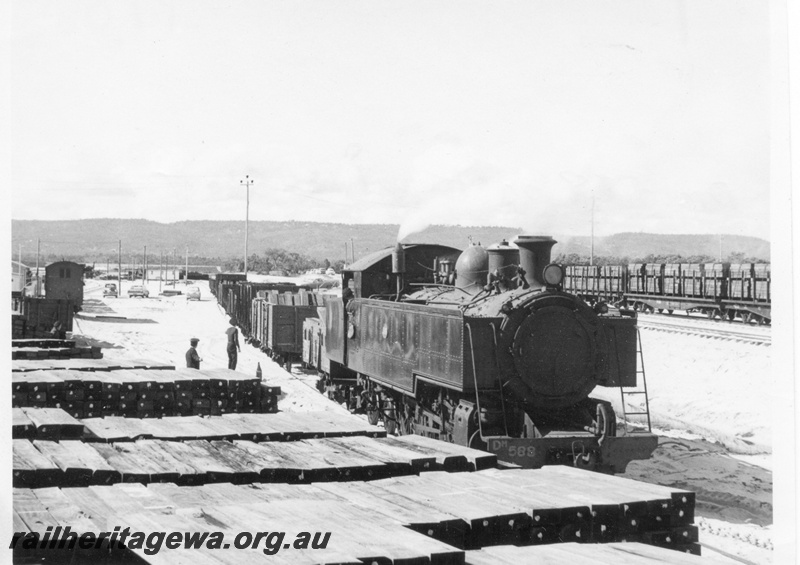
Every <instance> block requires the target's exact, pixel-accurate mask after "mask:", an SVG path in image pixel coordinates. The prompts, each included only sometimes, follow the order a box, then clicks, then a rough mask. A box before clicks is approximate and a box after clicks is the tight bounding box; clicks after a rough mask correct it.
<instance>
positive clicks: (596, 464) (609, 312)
mask: <svg viewBox="0 0 800 565" xmlns="http://www.w3.org/2000/svg"><path fill="white" fill-rule="evenodd" d="M555 243H556V242H555V240H553V239H552V238H551V237H549V236H529V235H521V236H518V237H517V239H516V241H515V244H516V245H515V246H512V245H509V244H508V243H506V242H503V243H502V244H498V245H494V246H491V247H489V248H488V249H487V248H484V247H482V246H480V245H471V246H470V247H469V248H468V249H466V250H465V251H464V252H461V251H459V250H458V249H455V248H452V247H447V246H442V245H431V244H403V245H401V244H397V246H395V247H394V248H388V249H385V250H382V251H378V252H376V253H373V254H371V255H369V256H366V257H364V258H362V259H360V260H358V261H356V262H355V263H353V264H352V265H350V266H349V267H347V268H346V269H345V270H344V272H343V280H342V283H343V284H342V288H343V290H342V292H341V296H332V295H328V296H324V297H322V301H321V306H322V307H317V308H316V310H317V312H318V315H319V318H316V319H315V318H313V317H311V316H309V317H307V318H308V319H305V320H304V321H302V322H300V323H302V324H303V329H302V333H301V334H299V335H300V339H301V340H302V342H303V344H302V347H295V348H294V349H293V350H294V351H297V350H299V349H301V348H302V358H303V361H304V362H305V363H306V364H307V365H309V366H312V367H314V368H317V369H318V370H320V372H321V373H322V380H321V390H327V391H328V393H329V394H331V395H332V396H335V397H337V398H338V399H339V400H341V401H344V402H347V403H348V405H349V406H350V407H351V408H353V409H355V410H364V411H366V413H367V415H368V417H369V418H370V419H371V421H372V422H373V423H374V422H377V420H378V419H379V418H382V419H383V420H384V425H385V427H386V429H387V431H389V432H390V433H402V434H407V433H417V434H421V435H425V436H428V437H433V438H437V439H441V440H445V441H450V442H453V443H456V444H459V445H464V446H469V447H473V448H479V449H484V450H487V451H490V452H493V453H496V454H497V456H498V458H499V459H500V460H502V461H507V462H511V463H515V464H518V465H521V466H523V467H527V468H536V467H540V466H542V465H546V464H572V465H576V466H579V467H584V468H589V469H593V470H599V471H603V472H609V473H621V472H624V470H625V467H626V466H627V464H628V463H629V462H630V461H632V460H635V459H647V458H649V457H650V455H651V454H652V452H653V450H654V449H655V448H656V446H657V438H656V436H654V435H653V434H652V433H650V430H649V419H648V428H647V429H646V430H640V431H636V430H634V429H633V428H632V427H629V426H627V425H625V426H624V429H623V426H620V429H619V430H618V429H617V417H616V414H615V413H614V410H613V409H612V406H611V404H610V403H609V402H607V401H605V400H599V399H595V398H592V397H590V394H591V392H592V391H593V390H594V389H595V387H597V386H603V387H618V388H619V389H620V391H621V394H622V396H623V397H624V396H625V394H629V393H636V394H645V395H646V393H645V392H644V391H643V390H641V388H637V387H641V385H642V383H641V382H640V380H641V379H639V378H638V377H639V376H640V373H639V372H638V371H637V365H638V363H637V358H638V356H639V355H640V354H641V352H640V349H639V342H638V333H637V329H636V320H635V317H633V316H635V314H633V312H630V316H625V315H623V314H624V312H621V311H619V310H615V309H613V308H609V307H608V305H607V304H605V303H602V302H599V303H596V304H595V305H594V306H590V305H588V304H587V303H586V302H584V301H583V300H581V299H580V298H578V297H577V296H575V295H572V294H568V293H566V292H564V291H563V290H562V284H563V279H564V270H563V268H562V267H561V266H559V265H556V264H551V263H550V250H551V248H552V246H553V245H554V244H555ZM317 299H319V297H317ZM267 301H268V299H267ZM285 307H286V306H285V304H284V305H283V306H281V305H277V304H276V305H275V308H276V312H277V309H280V308H285ZM304 307H305V308H307V306H301V305H298V308H304ZM287 318H288V317H287V316H285V315H280V316H279V315H275V314H268V315H265V316H260V317H259V320H272V319H276V320H277V319H281V320H284V322H281V323H284V324H285V320H286V319H287ZM254 331H255V330H254ZM262 333H263V332H262ZM266 333H269V331H267V332H266ZM281 335H283V336H286V335H288V332H287V330H286V327H285V325H284V327H283V330H282V332H281ZM275 343H277V341H276V342H275ZM273 353H274V351H273ZM622 405H623V406H625V403H624V402H623V404H622ZM645 405H646V403H645ZM623 421H624V420H623Z"/></svg>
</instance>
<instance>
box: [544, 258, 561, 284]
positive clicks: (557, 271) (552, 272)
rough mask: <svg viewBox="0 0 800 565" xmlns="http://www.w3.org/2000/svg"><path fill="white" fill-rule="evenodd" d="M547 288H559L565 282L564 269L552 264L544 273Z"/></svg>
mask: <svg viewBox="0 0 800 565" xmlns="http://www.w3.org/2000/svg"><path fill="white" fill-rule="evenodd" d="M542 276H543V277H544V282H545V284H546V285H547V286H558V285H560V284H561V282H562V281H563V280H564V268H563V267H562V266H561V265H556V264H555V263H550V264H549V265H547V266H546V267H545V268H544V272H543V273H542Z"/></svg>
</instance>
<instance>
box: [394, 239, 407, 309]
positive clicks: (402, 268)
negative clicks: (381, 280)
mask: <svg viewBox="0 0 800 565" xmlns="http://www.w3.org/2000/svg"><path fill="white" fill-rule="evenodd" d="M405 272H406V253H405V251H404V250H403V245H402V244H401V243H400V242H399V241H398V242H397V245H395V246H394V251H392V274H393V275H395V277H396V279H397V300H400V293H401V292H402V290H403V284H404V283H403V274H404V273H405Z"/></svg>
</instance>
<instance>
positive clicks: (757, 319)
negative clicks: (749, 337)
mask: <svg viewBox="0 0 800 565" xmlns="http://www.w3.org/2000/svg"><path fill="white" fill-rule="evenodd" d="M756 324H758V325H759V326H763V325H764V318H763V317H761V316H756Z"/></svg>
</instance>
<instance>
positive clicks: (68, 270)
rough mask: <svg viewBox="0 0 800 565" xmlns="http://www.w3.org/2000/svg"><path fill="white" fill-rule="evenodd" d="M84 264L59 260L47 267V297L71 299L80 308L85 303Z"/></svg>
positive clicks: (45, 287)
mask: <svg viewBox="0 0 800 565" xmlns="http://www.w3.org/2000/svg"><path fill="white" fill-rule="evenodd" d="M83 270H84V265H82V264H80V263H73V262H72V261H57V262H55V263H50V264H49V265H47V267H45V275H44V293H45V297H46V298H51V299H52V298H56V299H60V300H71V301H72V304H73V305H74V307H75V308H76V310H79V309H80V308H81V306H82V305H83Z"/></svg>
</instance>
